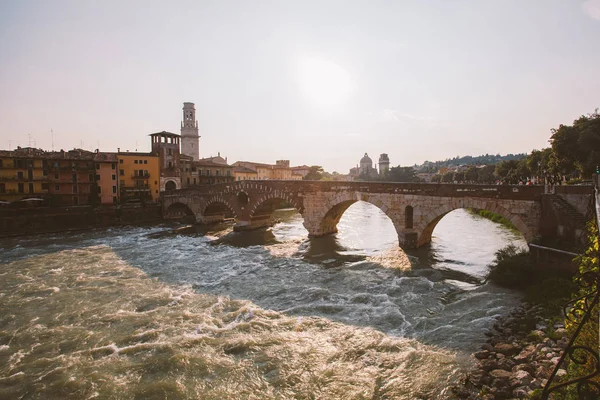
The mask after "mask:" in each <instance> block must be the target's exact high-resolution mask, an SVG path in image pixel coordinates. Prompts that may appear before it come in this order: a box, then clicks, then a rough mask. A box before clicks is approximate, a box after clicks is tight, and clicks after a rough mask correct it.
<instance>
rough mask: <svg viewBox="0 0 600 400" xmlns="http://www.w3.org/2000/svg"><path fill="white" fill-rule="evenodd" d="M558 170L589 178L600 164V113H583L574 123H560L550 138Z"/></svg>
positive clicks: (566, 173)
mask: <svg viewBox="0 0 600 400" xmlns="http://www.w3.org/2000/svg"><path fill="white" fill-rule="evenodd" d="M550 143H551V144H552V150H553V152H554V155H555V157H556V167H557V169H558V172H560V173H562V174H565V175H571V174H572V173H573V172H575V173H576V174H580V175H582V176H583V177H584V178H589V177H591V176H592V173H593V172H594V170H595V169H596V166H597V165H598V164H600V114H599V113H598V110H596V111H594V113H593V114H589V115H582V116H581V117H579V118H578V119H576V120H575V121H573V125H560V126H559V127H558V129H553V130H552V137H551V138H550Z"/></svg>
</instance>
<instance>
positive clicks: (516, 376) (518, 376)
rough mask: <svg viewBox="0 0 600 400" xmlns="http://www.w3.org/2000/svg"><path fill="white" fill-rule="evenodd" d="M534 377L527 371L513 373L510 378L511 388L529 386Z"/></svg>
mask: <svg viewBox="0 0 600 400" xmlns="http://www.w3.org/2000/svg"><path fill="white" fill-rule="evenodd" d="M532 380H533V377H532V376H531V375H530V374H529V372H527V371H517V372H513V373H512V375H511V376H510V386H511V387H516V386H527V385H529V384H530V383H531V381H532Z"/></svg>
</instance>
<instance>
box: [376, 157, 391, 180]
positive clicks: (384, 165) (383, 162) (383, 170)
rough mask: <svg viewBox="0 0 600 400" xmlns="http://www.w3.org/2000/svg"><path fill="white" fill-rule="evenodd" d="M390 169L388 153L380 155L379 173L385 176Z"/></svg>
mask: <svg viewBox="0 0 600 400" xmlns="http://www.w3.org/2000/svg"><path fill="white" fill-rule="evenodd" d="M389 170H390V158H389V157H388V155H387V154H386V153H382V154H380V155H379V175H381V176H385V175H387V173H388V172H389Z"/></svg>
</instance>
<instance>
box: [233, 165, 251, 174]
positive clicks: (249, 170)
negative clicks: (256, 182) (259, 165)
mask: <svg viewBox="0 0 600 400" xmlns="http://www.w3.org/2000/svg"><path fill="white" fill-rule="evenodd" d="M233 172H243V173H246V174H250V173H252V174H256V171H255V170H253V169H250V168H246V167H242V166H241V165H240V166H236V167H235V168H234V169H233Z"/></svg>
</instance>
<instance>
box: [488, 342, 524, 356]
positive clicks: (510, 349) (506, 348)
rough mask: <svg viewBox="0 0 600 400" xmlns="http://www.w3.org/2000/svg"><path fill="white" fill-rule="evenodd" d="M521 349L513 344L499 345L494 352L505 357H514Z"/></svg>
mask: <svg viewBox="0 0 600 400" xmlns="http://www.w3.org/2000/svg"><path fill="white" fill-rule="evenodd" d="M520 350H521V349H519V348H518V347H517V346H515V345H514V344H511V343H498V344H497V345H495V346H494V351H495V352H496V353H500V354H504V355H505V356H508V357H510V356H513V355H515V354H517V353H519V351H520Z"/></svg>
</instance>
